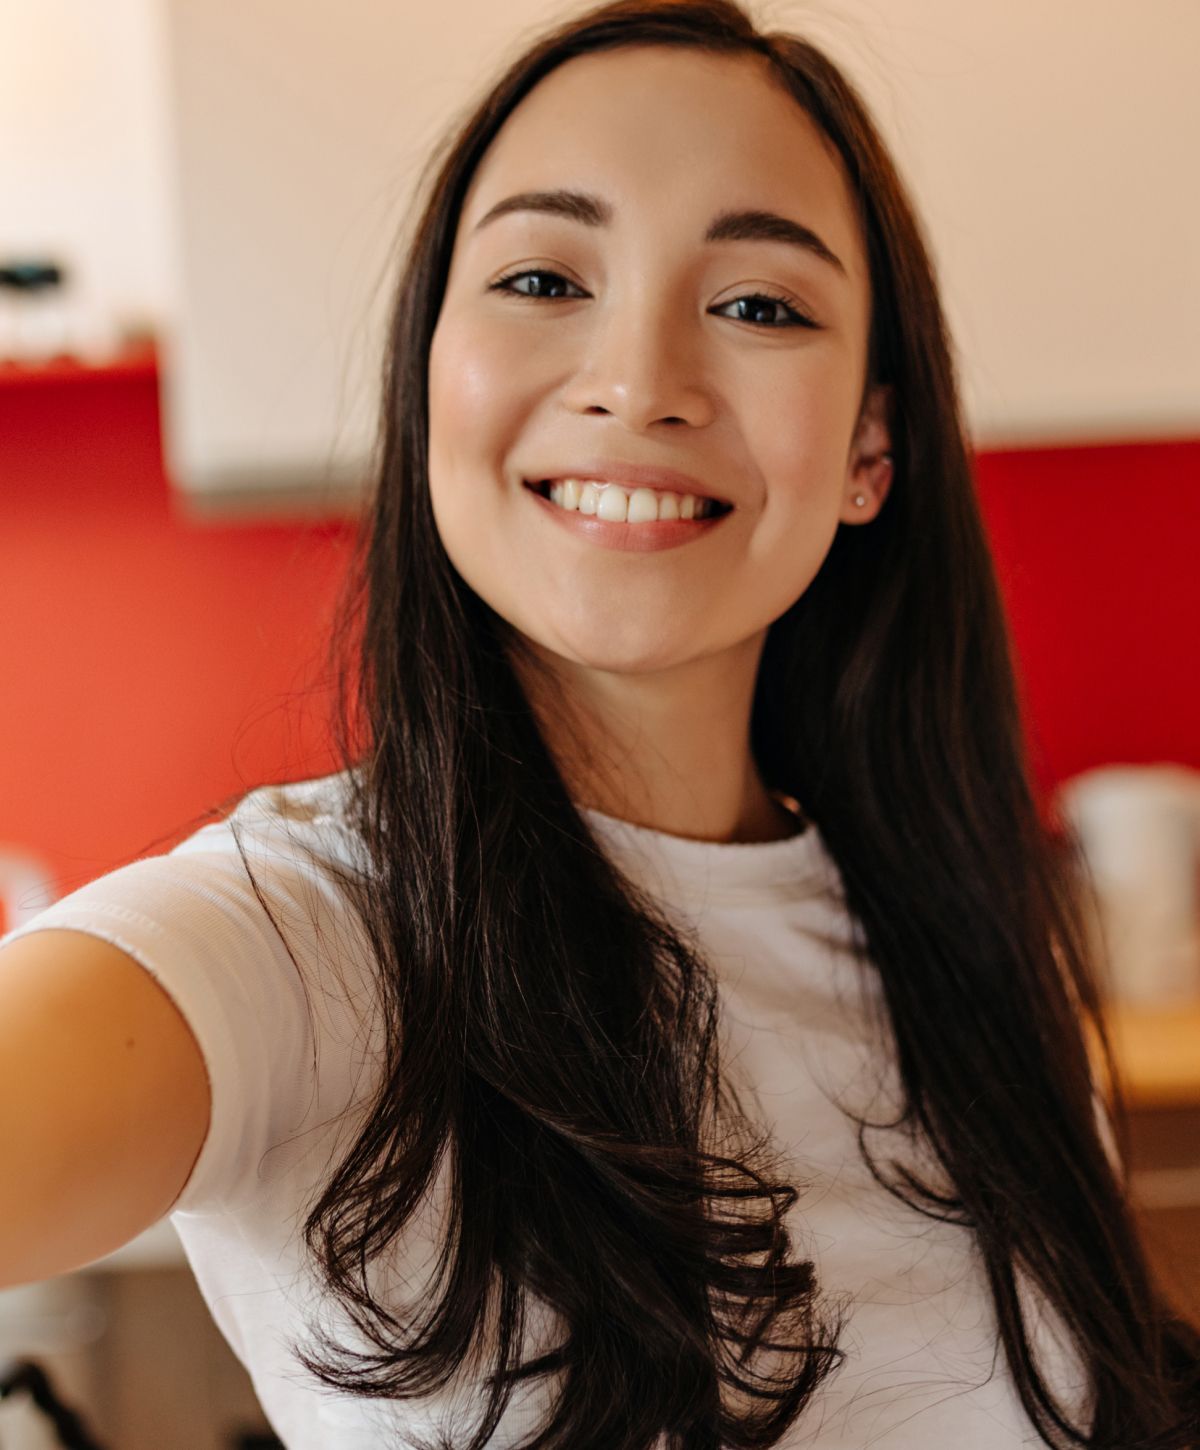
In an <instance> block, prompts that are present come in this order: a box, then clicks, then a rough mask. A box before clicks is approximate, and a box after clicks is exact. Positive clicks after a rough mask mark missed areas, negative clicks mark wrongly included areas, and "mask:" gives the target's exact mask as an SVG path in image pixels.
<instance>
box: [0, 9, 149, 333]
mask: <svg viewBox="0 0 1200 1450" xmlns="http://www.w3.org/2000/svg"><path fill="white" fill-rule="evenodd" d="M160 25H161V17H160V15H159V0H103V3H102V4H97V3H96V0H0V256H6V257H7V256H12V255H19V254H20V255H23V254H27V253H36V254H38V255H43V254H45V253H52V254H53V255H55V256H59V257H62V258H63V260H64V261H65V262H66V263H67V264H68V267H69V268H70V276H69V279H68V280H69V282H70V286H71V290H72V294H73V295H74V296H75V297H76V298H77V299H78V302H79V310H80V312H81V313H82V314H84V315H85V316H86V319H87V322H88V327H89V331H99V330H101V329H102V328H106V327H107V325H108V324H111V323H112V322H113V320H114V319H116V320H117V321H129V322H130V323H136V322H139V321H141V320H142V319H150V320H153V319H161V318H163V317H166V316H169V315H171V313H172V312H173V310H174V307H175V305H176V299H177V295H178V286H177V282H176V280H175V277H174V273H173V265H172V258H171V250H170V248H169V246H168V242H167V235H168V215H169V209H170V203H169V186H168V174H169V166H170V161H169V156H168V147H167V134H166V131H165V128H164V117H165V114H166V102H165V96H164V93H163V90H164V82H165V72H164V68H163V64H162V53H161V47H160V43H159V42H160V34H159V31H160Z"/></svg>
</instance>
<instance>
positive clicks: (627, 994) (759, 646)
mask: <svg viewBox="0 0 1200 1450" xmlns="http://www.w3.org/2000/svg"><path fill="white" fill-rule="evenodd" d="M356 564H357V566H358V567H357V568H356V570H355V571H354V574H353V579H352V585H351V587H350V588H349V589H348V591H347V594H346V597H345V608H344V614H343V618H342V623H341V628H340V630H339V632H338V639H339V641H340V642H341V644H342V646H343V647H344V651H345V654H344V657H345V658H346V660H347V669H346V674H345V682H346V684H345V689H344V692H343V699H342V709H341V711H340V713H339V720H338V739H339V746H340V749H341V752H342V760H343V762H344V768H343V769H342V770H340V771H339V773H337V774H335V775H332V776H326V777H324V778H322V779H320V780H316V781H306V782H291V783H289V784H286V785H281V786H268V787H262V788H261V789H259V790H256V791H254V792H251V793H250V794H249V795H248V796H246V797H245V798H244V799H242V800H241V801H240V803H239V804H238V805H237V807H236V809H235V810H234V811H233V812H232V814H231V815H229V816H228V817H227V818H225V819H222V820H219V821H215V822H213V823H211V824H209V825H207V826H205V827H204V828H203V829H201V830H199V831H197V832H196V833H195V834H193V835H191V836H189V837H188V838H187V839H186V840H185V841H184V842H183V843H182V844H181V845H179V846H177V847H176V848H175V850H173V851H171V852H170V853H168V854H166V855H163V856H158V857H152V858H147V859H145V860H141V861H138V862H135V863H133V864H131V865H129V866H126V867H124V868H122V869H121V870H118V871H115V872H112V873H111V874H109V875H107V876H104V877H102V878H101V879H100V880H98V881H96V882H93V883H91V884H90V885H89V886H86V887H84V888H82V889H81V890H78V891H76V892H74V893H73V894H71V895H70V896H68V897H66V898H64V899H63V900H62V901H61V902H59V903H57V904H56V905H55V906H53V907H51V908H50V909H49V910H48V911H46V912H44V913H42V914H41V915H40V916H38V917H37V918H35V919H34V920H33V921H32V922H30V923H28V924H26V925H25V926H24V927H22V928H21V929H20V930H18V931H17V932H14V933H11V934H10V936H9V938H6V939H5V942H4V944H3V946H2V947H0V1009H2V1010H0V1033H2V1034H3V1038H2V1040H3V1045H4V1049H5V1059H4V1060H5V1066H4V1069H3V1071H4V1073H5V1074H6V1076H5V1078H4V1083H5V1084H6V1085H7V1084H8V1083H9V1082H10V1078H9V1077H8V1076H7V1075H8V1074H10V1073H15V1074H19V1080H20V1082H21V1084H22V1087H23V1096H24V1098H25V1101H26V1102H28V1101H30V1099H31V1098H32V1099H35V1100H36V1101H37V1103H38V1104H40V1106H38V1107H36V1108H35V1109H34V1110H33V1112H32V1114H29V1113H23V1115H22V1117H21V1120H20V1121H19V1122H17V1121H15V1119H14V1120H10V1118H12V1115H11V1114H10V1113H9V1112H6V1110H5V1109H0V1131H2V1132H3V1134H4V1135H5V1136H4V1148H5V1157H6V1163H8V1164H12V1163H14V1162H15V1163H16V1165H17V1168H18V1170H19V1171H18V1172H17V1173H15V1174H14V1173H12V1172H10V1174H9V1177H8V1186H7V1187H5V1188H3V1189H0V1225H2V1226H3V1229H4V1236H3V1247H0V1282H6V1283H16V1282H24V1281H27V1280H30V1279H34V1278H39V1277H46V1276H48V1275H49V1274H52V1273H57V1272H61V1271H64V1270H66V1269H69V1268H72V1267H75V1266H77V1265H78V1264H81V1263H84V1262H87V1261H89V1260H90V1259H92V1258H95V1257H98V1256H100V1255H101V1254H103V1253H106V1252H108V1251H109V1250H111V1249H113V1248H115V1247H116V1246H117V1245H118V1244H119V1243H122V1242H124V1241H125V1240H126V1239H129V1238H131V1237H133V1236H134V1235H136V1234H137V1233H138V1232H140V1231H141V1230H142V1229H143V1228H145V1227H146V1226H147V1225H148V1224H149V1223H151V1222H153V1221H154V1220H155V1219H157V1218H158V1217H160V1216H161V1215H162V1214H163V1213H165V1212H167V1211H171V1212H172V1214H173V1222H174V1224H175V1226H176V1228H177V1229H178V1231H179V1234H180V1237H181V1239H182V1241H183V1243H184V1246H185V1249H186V1251H187V1253H188V1257H189V1260H190V1262H191V1264H192V1266H193V1268H194V1270H195V1273H196V1276H197V1279H198V1282H199V1284H200V1287H201V1289H202V1291H203V1292H204V1294H205V1297H206V1299H207V1301H208V1303H209V1305H210V1307H211V1309H212V1312H213V1315H214V1318H215V1319H216V1320H217V1322H218V1324H219V1325H220V1327H221V1329H222V1330H223V1332H224V1333H225V1335H226V1337H227V1338H228V1339H229V1342H230V1343H231V1345H232V1346H233V1348H234V1349H235V1351H236V1352H237V1354H238V1355H239V1357H240V1358H241V1359H242V1361H243V1362H244V1363H245V1365H246V1366H247V1368H248V1369H249V1371H250V1373H251V1375H252V1377H253V1380H254V1383H255V1386H256V1389H257V1392H258V1394H259V1396H260V1398H261V1400H262V1404H263V1407H264V1409H265V1411H266V1412H267V1414H268V1416H269V1417H270V1419H271V1422H272V1424H273V1425H274V1426H275V1428H276V1430H277V1432H278V1434H279V1435H280V1436H281V1438H282V1439H283V1440H284V1442H285V1444H286V1445H287V1446H288V1447H289V1450H318V1447H321V1450H326V1447H332V1450H363V1447H376V1446H377V1447H381V1450H382V1447H391V1446H400V1445H407V1446H428V1447H430V1450H433V1447H454V1450H468V1447H469V1450H481V1447H483V1446H484V1445H491V1446H505V1447H517V1446H528V1447H538V1450H643V1447H646V1450H649V1447H652V1446H664V1447H672V1450H674V1447H678V1450H684V1447H686V1450H710V1447H711V1450H716V1447H718V1446H725V1445H729V1446H746V1447H750V1446H764V1447H765V1446H775V1445H778V1446H797V1447H798V1446H802V1445H803V1446H809V1445H812V1446H818V1447H821V1450H859V1447H862V1446H865V1445H868V1444H869V1445H871V1446H879V1447H888V1450H918V1447H920V1450H926V1447H931V1446H952V1447H956V1450H957V1447H961V1446H971V1447H972V1450H999V1447H1009V1446H1031V1445H1040V1444H1045V1445H1051V1446H1070V1445H1087V1446H1094V1447H1109V1450H1135V1447H1143V1450H1149V1447H1155V1450H1173V1447H1179V1450H1182V1447H1187V1446H1192V1445H1194V1444H1195V1443H1196V1442H1197V1415H1198V1408H1200V1387H1198V1374H1200V1371H1198V1367H1197V1361H1198V1346H1197V1337H1196V1334H1195V1333H1194V1331H1193V1329H1192V1328H1190V1327H1189V1326H1187V1325H1185V1324H1183V1323H1182V1322H1180V1321H1179V1320H1177V1319H1176V1318H1175V1317H1173V1315H1172V1314H1171V1312H1170V1311H1169V1310H1168V1308H1167V1307H1166V1305H1165V1304H1164V1303H1163V1302H1162V1301H1161V1300H1160V1298H1159V1297H1158V1294H1157V1291H1156V1290H1155V1289H1154V1287H1153V1286H1152V1285H1151V1283H1150V1281H1149V1277H1148V1271H1147V1268H1146V1264H1145V1261H1144V1259H1143V1256H1142V1252H1141V1249H1140V1247H1139V1245H1138V1242H1137V1239H1136V1236H1135V1232H1134V1229H1133V1227H1132V1222H1131V1217H1130V1213H1129V1209H1128V1206H1127V1204H1126V1202H1125V1199H1124V1193H1123V1187H1122V1184H1121V1181H1120V1170H1119V1167H1117V1166H1115V1165H1114V1163H1113V1161H1112V1159H1111V1157H1110V1155H1109V1153H1108V1152H1107V1151H1106V1147H1105V1139H1106V1137H1107V1135H1108V1133H1109V1127H1110V1125H1109V1123H1108V1122H1107V1120H1106V1117H1105V1113H1104V1109H1103V1108H1102V1106H1100V1104H1099V1100H1098V1096H1097V1092H1096V1089H1095V1086H1094V1084H1093V1080H1092V1076H1091V1073H1090V1070H1089V1057H1088V1052H1087V1050H1086V1047H1085V1025H1084V1024H1085V1023H1087V1024H1091V1025H1094V1026H1098V1022H1097V1017H1098V1013H1097V1004H1096V997H1095V989H1094V987H1093V977H1092V971H1091V968H1090V966H1089V963H1088V961H1087V959H1086V955H1085V947H1084V942H1085V935H1084V932H1083V929H1082V927H1081V923H1080V919H1079V911H1078V907H1077V904H1076V899H1077V888H1076V885H1075V880H1074V875H1073V870H1072V868H1071V867H1070V866H1069V864H1065V863H1064V860H1063V858H1062V857H1061V856H1060V855H1059V854H1058V853H1057V852H1056V851H1055V850H1053V849H1052V847H1051V845H1050V843H1049V841H1048V840H1047V837H1046V834H1045V831H1044V828H1043V826H1042V825H1041V824H1040V822H1039V816H1038V812H1037V810H1036V808H1035V803H1034V800H1033V798H1032V794H1031V789H1030V785H1029V779H1028V774H1027V770H1026V765H1025V758H1024V745H1023V741H1022V737H1021V728H1020V723H1019V717H1018V712H1017V708H1016V704H1015V687H1014V681H1013V668H1012V663H1011V660H1010V652H1009V645H1008V639H1007V634H1006V629H1005V624H1004V620H1003V616H1002V612H1001V606H1000V602H999V597H998V593H997V588H996V583H995V578H994V574H993V569H992V564H991V560H990V557H989V553H988V549H987V545H986V542H985V538H984V534H983V530H982V527H981V523H980V517H979V512H978V507H977V504H976V499H975V493H974V487H973V481H972V470H971V459H970V453H969V448H968V445H967V442H966V439H965V436H964V427H963V422H962V417H961V413H960V409H959V403H958V399H957V393H956V385H955V379H954V372H953V367H952V363H951V359H950V353H949V345H948V340H947V333H946V327H945V322H944V319H943V314H942V310H941V306H940V303H939V300H938V293H937V287H936V282H935V278H934V274H933V270H932V267H931V263H930V260H929V256H928V251H927V248H926V245H925V243H924V241H923V238H922V233H921V228H920V226H919V223H918V221H917V220H916V217H915V215H914V211H913V207H912V203H911V202H910V200H909V198H908V196H907V194H906V192H905V189H904V187H903V185H902V184H901V182H900V180H899V178H898V176H897V173H896V170H895V168H894V165H893V163H892V161H891V160H890V158H889V156H888V154H887V151H886V150H885V148H884V146H883V143H882V142H881V140H880V137H879V134H878V132H877V130H876V128H875V126H874V124H873V123H872V121H871V119H870V117H869V115H868V113H867V111H866V110H865V108H864V105H863V103H862V101H861V100H860V99H859V97H858V95H857V94H856V92H855V90H854V89H853V88H852V86H851V85H850V84H849V83H848V82H847V80H846V79H845V78H844V77H843V76H842V75H841V74H840V73H839V71H838V70H837V69H836V68H835V67H834V66H833V65H832V63H831V62H830V61H829V60H828V59H827V58H825V56H824V55H822V54H821V52H820V51H819V50H817V49H815V48H813V47H812V46H811V45H810V44H809V43H807V42H805V41H804V40H802V39H800V38H798V37H795V36H791V35H786V34H764V33H761V32H760V31H759V30H757V29H756V28H755V26H754V24H753V23H752V20H751V18H750V17H749V15H748V14H747V13H746V12H745V11H743V10H742V9H740V8H738V7H737V6H736V5H734V4H732V3H727V0H711V3H695V4H692V3H681V4H671V3H649V4H635V3H631V4H617V5H609V6H605V7H603V8H600V9H596V10H594V11H591V12H589V13H586V14H583V15H582V16H579V17H577V18H574V19H571V20H569V21H567V22H565V23H563V24H562V25H560V26H559V27H558V28H557V29H555V30H553V31H552V32H548V33H546V34H545V35H544V36H542V37H541V38H539V39H538V40H537V41H536V43H534V44H533V45H532V46H531V47H530V48H529V50H528V51H527V52H526V53H525V54H524V55H523V56H522V57H521V58H520V59H518V60H517V61H515V62H514V63H513V64H512V65H511V66H510V67H509V69H508V70H507V71H506V73H505V74H504V75H503V76H501V78H500V79H499V80H498V81H497V82H496V84H495V86H494V87H493V88H492V90H491V92H490V93H489V94H488V95H487V96H486V97H485V98H484V99H483V100H482V102H481V103H480V104H479V105H478V106H477V108H476V109H475V110H474V112H473V114H471V115H470V116H469V117H468V118H467V119H466V120H465V122H464V123H463V124H462V126H461V129H460V130H459V131H458V133H457V134H456V135H455V136H454V137H452V138H450V140H449V141H448V142H447V145H446V148H445V150H444V152H442V153H439V156H438V158H436V169H435V170H434V171H433V172H432V173H431V177H430V181H429V192H428V197H427V200H426V203H425V207H424V211H423V214H422V215H421V217H420V218H419V220H418V222H417V224H416V226H415V230H414V234H413V239H412V243H411V248H410V251H409V253H408V256H407V258H406V259H405V262H404V266H403V271H402V275H401V279H400V284H399V289H398V293H397V298H396V305H395V312H394V320H393V325H392V329H391V335H390V347H389V355H388V360H387V368H386V389H385V401H384V416H383V433H382V442H381V448H380V463H379V471H378V477H377V480H376V488H375V492H374V496H373V503H372V507H371V509H370V512H369V516H368V518H367V519H366V522H365V525H364V531H363V535H362V546H361V549H360V551H359V555H358V557H357V560H356ZM16 1080H17V1079H16V1078H15V1077H14V1078H13V1079H11V1081H13V1082H15V1081H16ZM38 1085H41V1088H42V1090H41V1091H38V1090H37V1089H38ZM6 1097H9V1098H11V1095H7V1094H6ZM18 1181H19V1182H20V1184H21V1185H22V1190H21V1192H20V1193H19V1194H17V1192H16V1189H15V1186H14V1185H15V1183H17V1182H18ZM85 1220H86V1221H85Z"/></svg>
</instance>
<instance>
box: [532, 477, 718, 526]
mask: <svg viewBox="0 0 1200 1450" xmlns="http://www.w3.org/2000/svg"><path fill="white" fill-rule="evenodd" d="M550 499H551V502H552V503H555V504H557V505H558V507H559V508H561V509H567V510H568V511H569V512H574V511H578V512H579V513H581V514H594V515H595V516H596V517H597V518H601V519H605V520H606V521H608V522H610V523H630V524H649V523H654V522H655V520H656V519H704V518H707V517H708V516H709V515H710V514H711V513H714V512H715V510H716V504H715V503H714V501H713V500H712V499H710V498H697V497H696V495H695V494H692V493H683V494H679V493H668V492H662V493H659V492H657V491H656V490H655V489H652V488H635V489H626V488H622V487H621V485H620V484H618V483H600V484H596V483H589V482H585V481H584V480H582V479H578V478H563V479H559V480H557V481H556V482H554V483H552V484H551V485H550Z"/></svg>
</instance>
